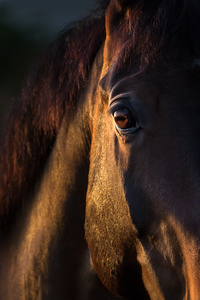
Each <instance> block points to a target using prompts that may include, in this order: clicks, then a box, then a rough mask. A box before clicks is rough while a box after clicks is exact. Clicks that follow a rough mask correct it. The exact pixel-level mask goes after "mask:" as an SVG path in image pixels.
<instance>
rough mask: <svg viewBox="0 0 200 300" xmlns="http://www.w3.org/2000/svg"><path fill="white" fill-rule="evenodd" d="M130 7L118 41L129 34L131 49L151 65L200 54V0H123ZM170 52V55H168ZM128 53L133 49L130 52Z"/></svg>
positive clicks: (181, 59) (119, 31)
mask: <svg viewBox="0 0 200 300" xmlns="http://www.w3.org/2000/svg"><path fill="white" fill-rule="evenodd" d="M119 2H121V5H122V6H123V4H124V6H125V7H126V9H127V7H128V13H127V14H126V15H125V17H123V20H121V25H120V28H118V30H117V31H116V33H115V34H116V35H117V36H116V37H115V40H118V41H119V39H122V37H123V36H126V38H128V39H129V40H130V42H129V43H127V44H128V45H129V47H130V48H131V49H129V50H130V51H133V52H134V54H139V55H140V57H141V60H142V61H144V62H145V63H147V65H149V64H150V63H154V62H155V61H158V60H159V58H160V59H162V60H163V59H165V61H166V62H168V63H172V64H174V63H175V62H176V61H181V62H184V61H185V62H186V64H187V63H188V60H189V58H190V59H191V58H192V57H193V59H194V58H199V57H200V30H199V28H200V17H199V16H200V2H199V1H196V0H155V1H148V0H130V1H126V0H124V1H123V0H121V1H120V0H119ZM168 53H170V57H168ZM127 55H130V52H128V51H127Z"/></svg>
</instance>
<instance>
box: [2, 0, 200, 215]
mask: <svg viewBox="0 0 200 300" xmlns="http://www.w3.org/2000/svg"><path fill="white" fill-rule="evenodd" d="M109 2H110V1H108V0H104V1H100V5H99V8H98V10H97V11H95V13H93V14H92V15H90V16H89V17H88V18H86V19H85V20H83V21H82V22H81V23H78V24H76V25H75V26H73V27H71V28H70V29H68V30H67V31H65V32H63V33H62V34H61V35H60V37H59V38H58V39H57V41H56V42H55V43H54V44H53V45H51V47H50V48H49V50H48V51H47V53H46V54H45V55H44V57H43V58H42V59H41V61H40V62H39V63H38V65H37V66H36V67H35V69H34V70H33V71H32V73H31V75H30V76H29V78H28V81H27V85H26V87H25V88H24V90H23V92H22V96H21V99H20V101H19V102H18V103H17V105H16V107H15V108H14V109H13V112H12V114H11V116H10V118H9V122H8V125H7V130H6V131H5V134H4V138H3V139H2V142H1V149H0V153H1V157H0V174H1V188H0V218H1V217H2V216H5V215H6V216H7V217H9V214H10V213H11V210H12V209H11V208H12V207H13V210H15V207H16V206H17V205H19V204H20V203H22V201H23V199H24V198H25V195H26V194H27V192H28V191H29V190H30V187H31V186H33V182H35V179H36V177H37V176H38V175H39V173H40V172H41V170H42V168H41V166H42V165H43V163H44V162H45V159H46V157H47V154H48V153H49V152H50V151H51V147H52V145H53V143H54V140H55V137H56V135H57V132H58V129H59V127H60V124H61V121H62V118H63V116H64V114H65V113H67V114H72V113H73V111H74V110H75V107H76V100H77V99H78V97H79V95H80V91H81V89H82V88H83V87H84V85H85V83H86V79H87V76H88V73H89V71H90V68H91V65H92V61H93V59H94V57H95V55H96V53H97V51H98V49H99V47H100V46H101V45H102V43H103V41H104V39H105V25H104V23H105V10H106V7H107V6H108V4H109ZM119 2H121V3H122V5H124V6H126V8H127V7H129V12H128V14H126V15H125V16H124V17H123V20H122V22H119V23H120V25H119V27H118V28H117V30H116V32H115V34H116V35H117V36H116V39H115V40H116V41H117V42H118V41H119V40H120V39H122V36H123V32H124V35H126V37H128V39H129V40H130V43H129V45H130V48H132V49H133V51H134V53H135V54H137V53H138V54H139V55H141V58H142V60H143V61H145V62H147V63H149V62H151V61H155V60H158V59H159V58H162V57H163V56H165V57H167V54H166V53H168V50H169V49H170V53H173V49H174V50H175V49H176V51H177V49H178V53H177V52H176V53H174V60H176V59H177V58H178V59H180V58H181V60H182V61H184V60H187V58H189V57H190V58H191V57H193V58H199V57H200V30H199V28H200V19H199V12H200V2H199V1H196V0H184V1H182V0H155V1H148V0H135V1H123V0H121V1H119ZM99 12H100V13H99ZM111 13H112V12H111ZM119 23H118V24H119ZM170 59H171V58H170ZM4 219H5V218H4Z"/></svg>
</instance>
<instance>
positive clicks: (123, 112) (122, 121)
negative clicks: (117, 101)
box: [114, 108, 131, 129]
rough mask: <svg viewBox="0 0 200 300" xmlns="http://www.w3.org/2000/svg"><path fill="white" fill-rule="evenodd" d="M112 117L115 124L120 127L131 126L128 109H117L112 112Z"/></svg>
mask: <svg viewBox="0 0 200 300" xmlns="http://www.w3.org/2000/svg"><path fill="white" fill-rule="evenodd" d="M114 119H115V123H116V124H117V126H118V127H119V128H121V129H127V128H129V127H131V114H130V112H129V111H128V109H125V108H123V109H118V110H117V111H115V112H114Z"/></svg>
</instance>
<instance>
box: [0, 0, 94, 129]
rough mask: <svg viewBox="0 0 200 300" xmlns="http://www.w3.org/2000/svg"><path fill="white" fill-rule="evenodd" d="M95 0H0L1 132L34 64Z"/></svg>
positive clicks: (88, 9)
mask: <svg viewBox="0 0 200 300" xmlns="http://www.w3.org/2000/svg"><path fill="white" fill-rule="evenodd" d="M95 3H96V0H85V1H83V0H72V1H70V0H50V1H49V0H0V132H1V131H2V128H3V126H4V123H5V120H6V118H7V116H8V112H9V110H10V107H11V106H12V104H13V103H14V101H15V100H16V99H17V97H18V95H19V94H20V90H21V88H22V85H23V82H24V80H25V78H26V75H27V74H28V72H29V70H30V68H31V66H32V65H33V64H34V61H36V59H37V58H38V57H39V56H40V54H41V53H42V52H43V51H44V49H45V48H46V47H47V45H48V44H49V43H50V42H51V41H52V40H54V39H55V38H56V36H57V34H58V33H59V32H60V31H61V30H62V29H63V28H64V27H66V26H67V24H69V23H70V22H73V21H75V20H78V19H80V18H82V17H84V16H86V15H87V14H88V12H89V11H90V10H91V9H92V8H93V7H94V6H95Z"/></svg>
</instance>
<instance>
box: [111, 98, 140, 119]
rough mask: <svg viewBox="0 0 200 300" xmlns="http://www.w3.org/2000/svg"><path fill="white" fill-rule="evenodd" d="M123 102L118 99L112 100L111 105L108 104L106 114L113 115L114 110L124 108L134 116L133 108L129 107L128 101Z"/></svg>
mask: <svg viewBox="0 0 200 300" xmlns="http://www.w3.org/2000/svg"><path fill="white" fill-rule="evenodd" d="M123 100H124V99H119V98H117V99H113V101H112V103H110V107H109V109H108V113H110V114H112V115H113V114H114V112H115V111H116V110H118V109H123V108H126V109H127V110H129V111H130V112H131V113H132V114H133V115H134V111H133V108H132V107H131V105H130V102H129V101H123Z"/></svg>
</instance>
